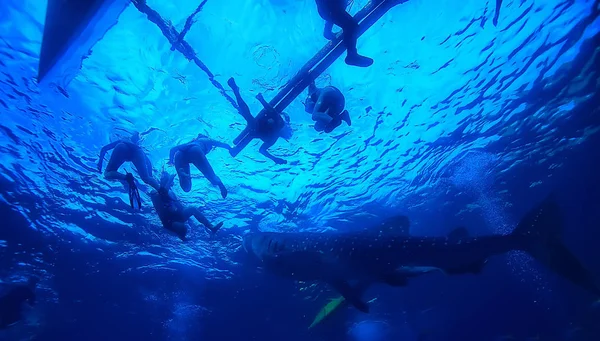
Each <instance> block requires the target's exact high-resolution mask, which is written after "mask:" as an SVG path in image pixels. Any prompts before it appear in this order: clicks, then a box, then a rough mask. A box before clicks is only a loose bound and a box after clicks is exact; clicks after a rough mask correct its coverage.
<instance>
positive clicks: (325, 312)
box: [308, 296, 377, 329]
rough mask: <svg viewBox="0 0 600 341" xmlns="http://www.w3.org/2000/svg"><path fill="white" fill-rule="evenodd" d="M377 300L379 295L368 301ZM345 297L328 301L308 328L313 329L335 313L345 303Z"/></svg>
mask: <svg viewBox="0 0 600 341" xmlns="http://www.w3.org/2000/svg"><path fill="white" fill-rule="evenodd" d="M376 300H377V297H375V298H374V299H372V300H370V301H368V302H367V303H373V302H375V301H376ZM344 301H345V299H344V297H343V296H340V297H338V298H334V299H331V300H330V301H329V303H327V304H326V305H325V306H324V307H323V308H322V309H321V310H320V311H319V313H318V314H317V316H315V319H314V320H313V322H312V323H311V324H310V326H309V327H308V329H311V328H312V327H314V326H316V325H317V324H319V323H321V321H323V320H324V319H325V318H326V317H327V316H329V315H331V313H333V312H334V311H335V310H336V309H337V308H338V307H339V306H340V305H341V304H342V303H344Z"/></svg>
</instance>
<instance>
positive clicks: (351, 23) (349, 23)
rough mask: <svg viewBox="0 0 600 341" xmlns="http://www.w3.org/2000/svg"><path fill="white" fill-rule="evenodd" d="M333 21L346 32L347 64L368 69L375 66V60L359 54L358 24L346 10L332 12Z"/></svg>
mask: <svg viewBox="0 0 600 341" xmlns="http://www.w3.org/2000/svg"><path fill="white" fill-rule="evenodd" d="M330 15H331V21H333V23H334V24H336V25H338V26H339V27H341V28H342V30H343V31H344V44H345V45H346V49H347V54H346V64H348V65H354V66H360V67H367V66H371V65H372V64H373V59H371V58H369V57H365V56H361V55H359V54H358V50H357V49H356V41H357V39H358V38H357V34H358V32H357V31H358V23H357V22H356V20H354V18H353V17H352V16H351V15H350V14H349V13H348V12H346V11H345V10H344V9H340V10H338V11H335V12H332V13H331V14H330Z"/></svg>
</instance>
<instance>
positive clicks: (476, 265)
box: [443, 259, 487, 275]
mask: <svg viewBox="0 0 600 341" xmlns="http://www.w3.org/2000/svg"><path fill="white" fill-rule="evenodd" d="M486 263H487V259H483V260H480V261H476V262H473V263H471V264H466V265H462V266H460V267H456V268H450V269H443V270H444V272H445V273H446V274H448V275H463V274H476V275H477V274H480V273H481V271H482V270H483V267H484V266H485V264H486Z"/></svg>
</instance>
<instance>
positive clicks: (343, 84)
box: [0, 0, 600, 277]
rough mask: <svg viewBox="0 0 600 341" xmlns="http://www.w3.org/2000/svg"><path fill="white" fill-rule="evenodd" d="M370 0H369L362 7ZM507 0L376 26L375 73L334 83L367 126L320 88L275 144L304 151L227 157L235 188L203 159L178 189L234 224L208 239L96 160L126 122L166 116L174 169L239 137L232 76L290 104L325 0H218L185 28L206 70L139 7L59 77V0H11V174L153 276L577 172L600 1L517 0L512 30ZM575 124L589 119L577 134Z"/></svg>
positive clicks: (68, 223)
mask: <svg viewBox="0 0 600 341" xmlns="http://www.w3.org/2000/svg"><path fill="white" fill-rule="evenodd" d="M147 4H148V6H149V7H150V8H152V9H154V10H156V11H157V12H158V13H159V14H160V15H161V17H162V18H163V19H164V21H165V22H169V21H170V23H171V24H172V25H173V27H174V28H175V29H176V30H177V31H181V30H182V29H184V27H185V25H186V24H185V23H186V19H187V18H188V16H189V15H190V14H191V13H193V12H194V11H196V9H197V8H198V4H197V3H196V2H191V1H185V0H174V1H158V0H148V1H147ZM364 4H365V1H358V0H357V1H354V3H353V4H352V6H351V11H352V13H355V12H356V11H358V10H359V9H360V8H361V7H362V6H363V5H364ZM494 5H495V4H494V2H493V1H487V2H486V1H481V0H467V1H460V2H454V1H439V0H431V1H421V0H411V1H408V2H407V3H404V4H402V5H399V6H397V7H395V8H393V9H392V10H390V11H389V13H388V14H386V15H385V16H384V17H383V18H382V19H381V20H380V21H379V22H378V23H376V24H375V25H374V26H373V27H372V29H370V30H369V31H368V32H367V33H366V34H365V35H364V36H363V37H362V38H361V39H360V40H359V49H360V51H361V52H362V53H364V54H365V55H369V56H373V57H374V58H375V64H374V65H373V66H372V67H370V68H367V69H359V68H353V67H348V66H347V65H345V64H344V63H343V60H338V61H336V62H335V63H334V64H333V65H332V66H331V67H330V68H329V69H327V71H326V72H325V73H324V74H323V75H322V76H321V77H320V78H319V79H318V80H317V84H318V85H329V84H330V85H334V86H336V87H338V88H340V89H341V90H342V91H343V92H344V94H345V95H346V103H347V109H348V110H349V111H350V113H351V116H352V118H353V124H352V126H350V127H349V126H346V125H343V126H341V127H340V128H338V129H337V130H336V131H335V132H334V133H332V134H329V135H327V134H323V133H317V132H316V131H315V130H314V129H313V128H312V121H311V120H310V117H309V115H308V114H306V113H305V112H304V111H303V108H304V106H303V101H304V97H305V94H302V95H301V96H300V97H298V98H297V99H296V100H295V101H294V102H293V103H292V104H291V105H290V106H289V107H288V108H287V110H286V111H287V112H288V113H289V114H290V116H291V118H292V127H293V130H294V136H293V138H292V139H291V140H290V141H289V142H286V141H283V140H282V141H279V142H278V143H277V144H276V146H275V147H274V148H272V153H273V154H275V155H276V156H280V157H282V158H285V159H287V160H288V164H287V165H275V164H273V163H272V162H271V161H269V160H267V159H265V158H264V157H263V156H262V155H260V154H259V153H258V145H257V144H255V143H252V144H250V145H249V146H248V147H246V148H245V150H243V151H242V153H240V154H239V155H238V156H237V157H236V158H232V157H230V155H229V154H228V153H227V152H226V151H224V150H215V151H213V152H211V153H210V154H209V156H208V158H209V160H210V162H211V164H212V165H213V168H214V169H215V171H216V172H217V174H219V176H220V177H221V179H222V180H223V182H224V183H225V185H226V186H227V188H228V189H229V193H230V194H229V196H228V198H227V199H221V197H220V195H219V192H218V190H217V189H216V188H214V187H212V186H211V185H210V183H209V182H208V181H207V180H206V179H205V178H204V177H202V176H201V175H200V174H199V173H198V174H196V173H194V176H193V177H194V179H193V189H192V191H191V192H190V193H183V192H182V191H181V190H180V189H179V187H178V186H176V187H177V191H178V192H177V194H178V195H179V196H180V197H181V198H182V199H183V200H184V201H185V202H188V203H194V204H201V205H202V206H203V207H204V209H205V210H206V213H207V215H208V216H209V218H210V219H211V220H213V221H219V220H224V221H225V227H224V230H226V229H229V232H230V233H228V232H224V233H223V234H224V237H223V238H222V239H221V240H218V241H209V240H207V238H206V236H205V234H204V232H203V231H201V229H199V228H195V229H192V242H190V243H187V244H184V245H183V246H182V244H181V243H180V242H179V241H178V240H176V238H174V237H172V236H170V235H168V234H166V233H165V232H164V231H163V230H162V228H161V227H160V222H159V220H158V218H157V217H156V215H155V213H154V211H153V210H152V209H151V207H150V206H149V203H150V200H149V198H148V197H147V196H146V195H145V194H144V195H143V198H142V199H143V201H144V202H145V203H147V204H146V206H144V208H143V209H142V212H141V213H140V214H132V212H131V210H130V208H129V206H128V200H127V197H126V193H125V192H123V189H122V186H120V185H119V184H115V183H112V182H108V181H106V180H104V179H103V177H102V176H101V174H99V173H98V172H97V171H96V162H97V159H98V154H99V150H100V148H101V147H102V146H104V145H105V144H108V143H109V142H110V141H111V140H112V139H114V138H116V136H117V135H118V134H124V132H125V131H133V130H138V131H141V132H147V131H150V130H152V131H151V132H149V133H148V134H146V135H144V139H143V142H142V143H143V146H144V148H145V149H146V150H147V151H148V153H149V156H150V158H151V160H152V162H153V164H154V171H155V173H159V172H160V171H161V170H162V169H163V167H164V168H165V169H167V170H169V171H171V172H174V169H172V168H170V166H167V165H166V159H167V157H168V150H169V149H170V148H171V147H172V146H174V145H175V144H178V143H182V142H187V141H189V140H190V139H192V138H193V137H195V136H196V135H197V134H198V133H204V134H207V135H209V136H210V137H212V138H214V139H218V140H222V141H224V142H227V143H232V140H233V139H234V138H235V137H236V136H237V134H238V133H240V132H241V130H242V128H243V127H244V124H245V123H244V122H243V120H242V118H241V117H240V116H239V115H238V114H237V112H236V110H235V108H234V107H233V106H232V104H231V96H232V93H231V91H229V90H226V91H222V90H221V89H220V88H219V87H222V86H224V87H225V88H226V89H228V88H227V86H226V80H227V79H228V78H229V77H231V76H234V77H235V78H236V80H237V81H238V84H239V86H240V88H241V89H242V95H243V96H244V97H245V98H246V100H247V102H248V104H249V106H250V108H251V110H252V111H253V112H257V111H258V110H259V109H260V104H258V102H257V101H256V100H255V99H254V96H255V95H256V94H257V93H259V92H261V93H263V94H264V96H265V97H266V98H267V100H269V99H270V98H272V97H273V96H274V95H275V94H276V93H277V91H278V90H279V89H280V88H281V87H282V86H283V85H285V84H286V82H287V81H288V80H289V79H290V78H291V77H293V76H294V74H295V73H296V72H297V71H298V70H299V68H300V67H301V66H302V65H303V64H304V63H305V62H306V61H307V60H308V59H310V58H311V57H312V56H313V54H314V53H315V52H317V51H318V50H319V49H320V48H321V47H322V46H323V45H324V44H325V43H326V40H325V39H324V38H323V37H322V35H321V32H322V25H323V22H322V20H320V18H319V17H318V15H317V13H316V7H315V4H314V2H313V1H308V0H300V1H293V0H258V1H257V0H229V1H212V0H208V1H205V3H204V5H203V6H202V7H201V8H200V11H198V13H197V14H195V16H194V21H193V23H192V24H191V26H189V31H188V33H187V35H186V36H185V40H186V41H187V42H188V43H189V44H190V46H191V47H192V48H193V50H194V51H195V53H196V56H197V57H198V59H199V60H201V62H202V63H204V65H205V66H206V69H205V70H203V69H201V68H200V67H198V65H197V64H196V63H194V62H190V61H189V60H188V59H186V58H185V57H184V55H183V54H182V53H181V52H180V51H177V50H172V49H171V45H170V44H169V42H168V40H167V39H166V38H165V36H164V35H163V34H162V33H161V30H160V29H159V27H158V26H157V24H156V23H154V22H152V21H150V20H148V17H147V16H146V15H145V14H144V13H140V11H139V10H138V9H137V8H136V7H135V6H134V5H133V4H132V5H129V6H128V7H127V9H126V10H125V11H124V12H123V13H122V15H121V16H120V18H119V22H118V23H117V24H116V25H115V26H114V27H113V28H112V29H111V30H110V31H109V32H108V33H107V34H106V35H105V36H104V38H103V39H102V40H101V41H100V42H98V43H97V44H96V45H95V46H94V47H93V49H92V51H91V54H90V55H89V57H88V58H86V59H85V60H83V62H82V68H81V71H80V72H78V73H77V76H76V77H75V79H74V80H73V81H72V82H71V83H70V84H69V85H68V87H66V89H64V91H59V90H58V89H55V88H54V89H51V88H47V87H46V88H45V87H38V85H37V82H36V80H35V75H36V72H37V64H38V57H39V49H40V44H41V36H42V31H43V22H44V16H45V6H44V1H35V0H29V1H22V0H21V1H17V0H5V1H2V4H0V31H1V32H2V37H1V38H2V39H1V40H0V55H1V58H0V71H1V73H0V114H1V115H2V116H1V117H2V119H1V121H0V141H1V143H0V148H1V151H0V157H1V160H2V162H1V164H0V174H1V176H2V177H1V178H0V179H1V180H2V182H3V183H4V185H5V187H6V186H8V187H7V188H10V189H11V190H9V191H6V192H3V193H2V200H4V201H6V202H8V203H10V204H12V205H13V206H14V208H15V209H18V210H20V211H21V212H22V213H23V215H24V216H26V217H27V218H28V219H29V220H30V221H31V226H32V227H33V228H35V229H37V230H38V231H39V232H40V233H43V234H46V235H52V236H54V237H56V238H58V239H59V240H63V241H65V242H66V243H68V244H65V245H66V246H61V247H70V248H72V249H73V250H77V249H79V248H84V247H92V248H97V249H99V250H101V251H103V252H106V254H107V257H113V258H119V259H121V258H129V259H132V260H139V262H137V261H136V262H134V263H131V264H134V266H133V269H134V271H145V270H147V269H150V268H155V269H161V268H164V269H168V268H170V267H171V266H175V265H177V264H187V265H189V266H192V267H200V268H205V269H206V270H207V271H206V273H207V276H208V277H227V276H230V275H231V274H232V271H233V270H232V269H233V268H232V267H231V265H230V264H229V263H231V262H233V260H231V259H230V258H229V256H230V254H231V251H232V250H234V249H236V248H237V247H238V246H239V243H238V242H237V238H238V237H236V236H238V235H239V234H240V232H242V231H243V230H244V229H247V228H248V226H249V225H250V224H251V223H253V222H254V223H255V222H257V221H259V220H260V219H261V218H262V220H261V222H260V226H261V228H263V229H272V230H273V229H278V230H325V229H329V228H332V227H333V228H339V224H337V225H336V224H334V223H333V222H345V221H358V220H360V219H365V216H368V215H369V214H375V215H385V214H386V213H387V212H390V211H391V210H392V209H395V208H398V207H403V208H406V209H411V210H414V211H420V212H422V213H426V212H427V210H431V209H433V208H432V207H431V205H430V204H432V203H433V202H439V200H440V198H441V197H442V196H443V195H445V193H447V192H448V191H450V190H452V189H457V190H458V191H467V190H470V191H473V190H475V191H482V190H484V189H485V188H486V186H489V184H488V185H486V183H485V181H484V180H482V181H479V180H481V179H485V177H484V176H480V175H481V174H478V173H477V172H478V171H477V169H483V170H481V171H482V172H484V173H493V174H497V177H500V178H501V177H502V176H504V175H506V174H508V173H509V172H510V171H511V169H512V168H513V167H516V166H518V165H520V164H524V163H525V164H529V163H538V164H541V165H543V166H544V167H547V168H548V169H554V168H560V167H561V166H562V165H561V163H560V162H559V161H557V160H555V159H553V158H552V155H554V154H555V153H557V152H559V151H561V150H565V149H569V148H572V149H576V148H578V145H579V144H580V143H581V142H582V141H584V140H585V139H586V138H588V137H589V136H590V135H591V134H594V133H596V132H597V131H598V126H597V125H594V124H592V123H593V122H592V115H593V113H590V112H587V111H582V110H579V109H578V108H581V107H582V106H583V105H584V104H585V103H586V101H588V100H589V99H590V98H591V97H592V95H593V94H594V93H595V92H596V91H597V87H598V85H597V74H596V73H595V72H596V69H595V66H596V65H597V64H596V63H598V56H597V50H595V48H596V46H597V45H598V44H597V42H598V31H599V30H600V22H599V20H598V11H599V9H598V3H597V2H594V1H585V0H578V1H531V0H522V1H517V0H515V1H511V0H507V1H505V2H504V4H503V8H502V11H501V15H500V20H499V24H498V26H497V27H495V26H494V25H492V17H493V13H494ZM207 71H208V72H210V73H212V74H213V75H214V79H213V80H212V81H211V80H210V79H209V76H208V73H207ZM559 127H574V128H573V129H572V130H571V131H570V132H569V133H567V135H568V136H565V134H564V132H563V133H560V134H559V133H557V131H558V128H559ZM483 151H485V153H484V152H483ZM465 162H466V163H465ZM481 164H484V166H482V167H483V168H478V167H479V166H478V165H481ZM474 172H475V173H474ZM469 177H471V178H469ZM477 179H479V180H477ZM490 181H494V179H492V180H490ZM544 181H545V179H544V178H540V179H538V181H536V182H533V183H531V184H530V186H531V187H535V186H538V185H541V184H542V183H543V182H544ZM496 189H499V191H500V192H501V191H502V182H497V183H496ZM142 190H143V191H147V188H146V187H143V186H142ZM506 199H507V200H508V199H509V197H506ZM443 200H444V201H451V200H452V198H451V197H444V198H443ZM484 204H485V202H484ZM479 205H480V206H481V205H483V204H481V202H479ZM367 208H369V209H367ZM466 210H468V208H467V209H466ZM459 214H460V213H459ZM491 219H493V217H492V218H491ZM334 225H335V226H334ZM491 226H493V224H491ZM498 228H499V229H501V228H502V227H501V226H500V227H498ZM419 232H422V233H427V232H428V230H425V229H423V230H422V231H419ZM214 245H216V247H214ZM221 260H222V261H221ZM135 269H137V270H135Z"/></svg>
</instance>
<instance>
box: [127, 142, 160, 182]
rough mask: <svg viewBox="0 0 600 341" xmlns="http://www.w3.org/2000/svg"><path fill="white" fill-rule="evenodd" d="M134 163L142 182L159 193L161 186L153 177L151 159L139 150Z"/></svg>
mask: <svg viewBox="0 0 600 341" xmlns="http://www.w3.org/2000/svg"><path fill="white" fill-rule="evenodd" d="M132 162H133V165H134V166H135V169H137V171H138V174H139V175H140V178H141V179H142V181H143V182H145V183H146V184H148V185H149V186H151V187H152V188H154V189H155V190H157V191H158V189H159V187H160V185H159V184H158V181H157V180H156V179H154V178H153V177H152V163H150V159H148V157H147V156H146V154H144V152H143V151H142V150H141V149H138V152H137V153H136V155H135V156H134V157H133V160H132ZM149 163H150V165H149Z"/></svg>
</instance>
